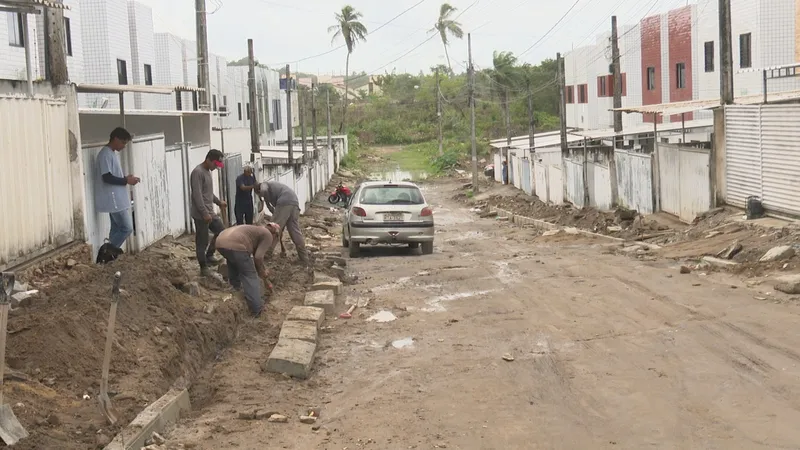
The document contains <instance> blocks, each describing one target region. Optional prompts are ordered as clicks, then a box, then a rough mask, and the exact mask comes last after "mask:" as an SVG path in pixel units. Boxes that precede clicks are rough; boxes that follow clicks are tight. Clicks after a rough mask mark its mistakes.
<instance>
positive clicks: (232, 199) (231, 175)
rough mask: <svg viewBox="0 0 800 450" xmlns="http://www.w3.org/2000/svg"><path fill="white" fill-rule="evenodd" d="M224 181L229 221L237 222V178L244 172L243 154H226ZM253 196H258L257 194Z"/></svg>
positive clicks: (231, 222)
mask: <svg viewBox="0 0 800 450" xmlns="http://www.w3.org/2000/svg"><path fill="white" fill-rule="evenodd" d="M223 170H224V177H225V178H224V181H225V187H226V188H227V189H226V193H227V195H226V200H225V201H226V202H228V223H230V224H235V223H236V212H235V211H234V209H235V208H236V178H238V177H239V175H241V174H242V171H243V170H244V167H243V166H242V154H241V153H236V154H233V155H225V168H224V169H223ZM253 197H256V196H255V195H254V196H253Z"/></svg>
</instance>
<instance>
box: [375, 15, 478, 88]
mask: <svg viewBox="0 0 800 450" xmlns="http://www.w3.org/2000/svg"><path fill="white" fill-rule="evenodd" d="M480 1H481V0H475V1H474V2H472V3H471V4H470V5H469V6H467V7H466V8H464V9H463V10H462V11H461V12H460V13H458V14H457V15H456V17H454V18H453V20H457V19H458V18H459V17H461V15H462V14H464V13H465V12H467V11H469V10H470V8H472V7H473V6H475V5H477V4H478V2H480ZM420 3H422V2H420ZM437 36H439V35H438V34H435V33H434V34H432V35H430V37H428V38H427V39H425V40H424V41H422V42H420V43H419V44H418V45H416V46H415V47H414V48H412V49H411V50H409V51H407V52H405V53H403V54H402V55H400V56H398V57H397V58H395V59H393V60H391V61H389V62H388V63H386V64H384V65H382V66H381V67H378V68H377V69H375V70H372V71H369V72H367V74H368V75H374V74H376V73H377V72H378V71H379V70H383V69H385V68H386V67H388V66H390V65H392V64H394V63H396V62H397V61H399V60H401V59H403V58H405V57H406V56H408V55H409V54H410V53H412V52H413V51H414V50H416V49H418V48H420V47H422V46H423V45H425V44H427V43H428V42H429V41H430V40H431V39H433V38H435V37H437Z"/></svg>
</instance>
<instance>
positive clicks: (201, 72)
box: [194, 0, 252, 117]
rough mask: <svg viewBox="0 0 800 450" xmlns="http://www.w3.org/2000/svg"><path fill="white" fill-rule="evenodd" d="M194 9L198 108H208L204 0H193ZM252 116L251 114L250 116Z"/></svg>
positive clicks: (208, 86)
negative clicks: (195, 14)
mask: <svg viewBox="0 0 800 450" xmlns="http://www.w3.org/2000/svg"><path fill="white" fill-rule="evenodd" d="M194 9H195V11H196V13H197V16H196V22H197V26H196V28H197V86H198V87H199V88H201V89H202V90H201V91H200V92H199V95H198V97H199V99H200V109H202V110H208V109H209V104H210V103H209V101H208V99H209V95H210V92H209V91H210V90H211V86H210V81H209V74H208V59H209V57H208V28H207V27H206V0H195V2H194ZM251 117H252V116H251Z"/></svg>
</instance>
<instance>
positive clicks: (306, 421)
mask: <svg viewBox="0 0 800 450" xmlns="http://www.w3.org/2000/svg"><path fill="white" fill-rule="evenodd" d="M300 423H304V424H306V425H313V424H315V423H317V418H316V417H314V416H300Z"/></svg>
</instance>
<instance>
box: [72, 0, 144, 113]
mask: <svg viewBox="0 0 800 450" xmlns="http://www.w3.org/2000/svg"><path fill="white" fill-rule="evenodd" d="M80 6H81V8H80V13H81V35H82V38H83V43H84V45H83V57H84V67H85V81H86V82H87V83H98V84H117V83H118V77H117V59H121V60H123V61H125V62H126V63H127V66H128V83H129V84H130V83H132V82H133V76H132V71H131V69H132V67H133V61H132V58H131V39H130V33H128V32H127V30H129V29H130V24H129V20H128V3H127V1H126V0H80ZM119 30H123V31H122V32H120V31H119ZM104 97H107V98H108V99H109V102H108V108H118V107H119V101H118V99H117V97H116V96H114V95H111V96H107V95H102V94H82V95H81V98H82V101H81V105H82V106H90V107H91V106H92V105H93V104H95V102H102V101H103V98H104ZM125 102H126V104H130V105H131V106H133V95H132V94H126V95H125Z"/></svg>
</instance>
